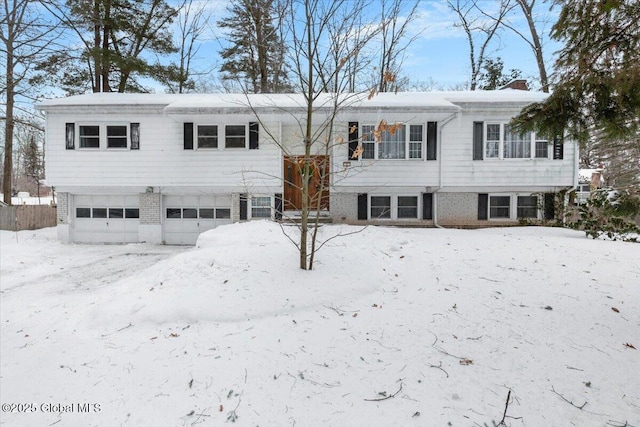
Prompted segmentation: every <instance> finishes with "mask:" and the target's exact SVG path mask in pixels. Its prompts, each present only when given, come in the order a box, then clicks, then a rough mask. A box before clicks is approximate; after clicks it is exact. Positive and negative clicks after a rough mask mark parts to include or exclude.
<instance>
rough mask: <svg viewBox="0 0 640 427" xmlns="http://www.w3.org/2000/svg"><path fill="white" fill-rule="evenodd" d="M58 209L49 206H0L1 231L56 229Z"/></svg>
mask: <svg viewBox="0 0 640 427" xmlns="http://www.w3.org/2000/svg"><path fill="white" fill-rule="evenodd" d="M55 225H56V208H55V207H52V206H47V205H21V206H0V230H10V231H20V230H36V229H38V228H45V227H55Z"/></svg>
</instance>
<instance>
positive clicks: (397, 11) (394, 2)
mask: <svg viewBox="0 0 640 427" xmlns="http://www.w3.org/2000/svg"><path fill="white" fill-rule="evenodd" d="M408 3H409V2H407V1H406V0H391V1H390V2H387V0H382V11H381V19H382V23H381V28H380V38H381V39H382V40H381V41H382V49H381V51H380V66H379V68H378V70H377V71H378V73H377V78H376V80H377V86H378V91H379V92H393V91H397V90H398V89H399V86H401V82H400V81H399V76H400V70H401V68H402V63H403V62H404V54H405V52H406V50H407V47H408V46H409V45H410V44H411V43H412V42H413V41H414V40H415V39H416V38H417V37H418V36H419V35H420V33H421V31H420V32H416V33H415V34H414V35H413V36H411V37H409V34H408V31H409V28H410V26H411V24H412V23H413V21H415V20H416V19H417V18H418V17H419V14H418V4H419V2H418V1H415V2H414V1H412V2H411V3H412V4H408ZM405 10H406V14H404V16H403V13H404V12H405Z"/></svg>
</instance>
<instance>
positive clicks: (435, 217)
mask: <svg viewBox="0 0 640 427" xmlns="http://www.w3.org/2000/svg"><path fill="white" fill-rule="evenodd" d="M458 113H459V111H456V112H455V113H453V114H452V115H450V116H449V117H447V118H446V119H444V120H443V121H442V122H441V124H440V126H438V141H439V142H440V143H439V144H438V163H439V165H438V166H439V170H438V187H437V188H436V189H435V190H434V191H433V194H434V195H435V197H434V198H433V225H434V226H436V227H437V228H443V227H442V226H440V225H439V224H438V196H437V194H436V193H437V192H439V191H440V190H441V189H442V169H443V167H442V129H443V128H444V127H445V126H446V125H447V124H449V122H450V121H452V120H453V119H454V118H456V117H457V116H458Z"/></svg>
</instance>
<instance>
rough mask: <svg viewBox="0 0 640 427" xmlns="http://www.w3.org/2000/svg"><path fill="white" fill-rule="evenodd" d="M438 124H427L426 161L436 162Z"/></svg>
mask: <svg viewBox="0 0 640 427" xmlns="http://www.w3.org/2000/svg"><path fill="white" fill-rule="evenodd" d="M437 141H438V123H437V122H428V123H427V160H436V157H437V152H438V142H437Z"/></svg>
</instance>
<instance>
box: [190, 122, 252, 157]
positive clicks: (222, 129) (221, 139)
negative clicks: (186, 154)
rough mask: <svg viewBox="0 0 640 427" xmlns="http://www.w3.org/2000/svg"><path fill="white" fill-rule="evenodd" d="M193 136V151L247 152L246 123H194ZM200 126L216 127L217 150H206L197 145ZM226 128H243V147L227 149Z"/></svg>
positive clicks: (247, 128)
mask: <svg viewBox="0 0 640 427" xmlns="http://www.w3.org/2000/svg"><path fill="white" fill-rule="evenodd" d="M193 126H194V132H193V133H194V135H193V140H194V143H193V151H198V150H202V151H225V150H229V151H242V150H249V124H248V123H210V122H202V123H194V124H193ZM200 126H216V127H217V128H218V147H217V148H208V147H200V146H199V144H198V128H199V127H200ZM227 126H242V127H244V147H230V148H227V132H226V131H227Z"/></svg>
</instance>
